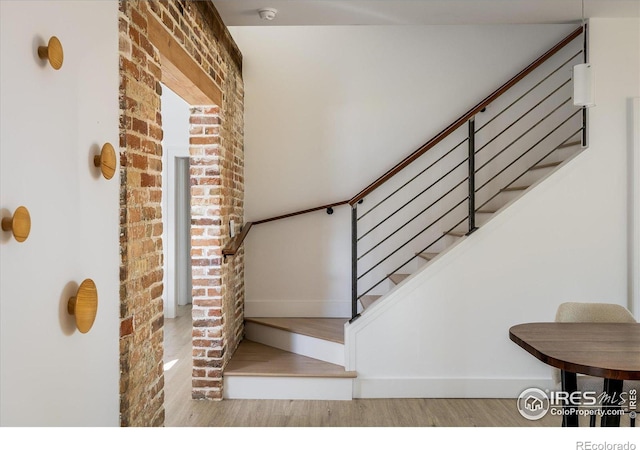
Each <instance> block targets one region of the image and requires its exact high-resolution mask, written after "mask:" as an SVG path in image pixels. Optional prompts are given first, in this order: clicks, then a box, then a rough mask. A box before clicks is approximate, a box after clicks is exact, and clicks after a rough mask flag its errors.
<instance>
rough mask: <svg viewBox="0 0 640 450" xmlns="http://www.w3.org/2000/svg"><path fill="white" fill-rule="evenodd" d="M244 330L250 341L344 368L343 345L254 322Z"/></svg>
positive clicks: (246, 325) (249, 323) (248, 323)
mask: <svg viewBox="0 0 640 450" xmlns="http://www.w3.org/2000/svg"><path fill="white" fill-rule="evenodd" d="M244 330H245V336H246V338H247V339H249V340H250V341H253V342H258V343H260V344H264V345H269V346H271V347H275V348H279V349H281V350H285V351H287V352H292V353H297V354H298V355H303V356H308V357H309V358H314V359H319V360H321V361H326V362H328V363H332V364H338V365H340V366H344V345H343V344H339V343H337V342H331V341H325V340H324V339H318V338H314V337H311V336H305V335H302V334H297V333H292V332H290V331H285V330H280V329H278V328H274V327H270V326H266V325H261V324H258V323H253V322H247V323H245V326H244Z"/></svg>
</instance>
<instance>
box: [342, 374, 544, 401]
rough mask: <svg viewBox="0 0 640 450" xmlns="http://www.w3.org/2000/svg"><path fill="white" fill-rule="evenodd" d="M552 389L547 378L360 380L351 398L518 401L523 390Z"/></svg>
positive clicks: (355, 385) (360, 378)
mask: <svg viewBox="0 0 640 450" xmlns="http://www.w3.org/2000/svg"><path fill="white" fill-rule="evenodd" d="M530 387H537V388H539V389H542V390H544V389H552V388H553V382H552V381H551V379H497V378H493V379H492V378H457V379H451V378H368V379H367V378H362V377H361V376H360V375H359V376H358V378H356V379H355V380H354V381H353V398H514V399H515V398H518V396H519V395H520V393H521V392H522V391H524V390H525V389H527V388H530Z"/></svg>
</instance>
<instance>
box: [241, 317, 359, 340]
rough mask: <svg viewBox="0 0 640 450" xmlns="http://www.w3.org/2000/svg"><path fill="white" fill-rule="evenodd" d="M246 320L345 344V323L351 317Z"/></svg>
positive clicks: (252, 318) (251, 318) (253, 318)
mask: <svg viewBox="0 0 640 450" xmlns="http://www.w3.org/2000/svg"><path fill="white" fill-rule="evenodd" d="M245 321H246V322H253V323H258V324H261V325H268V326H270V327H273V328H277V329H279V330H284V331H290V332H292V333H297V334H303V335H305V336H311V337H316V338H320V339H324V340H326V341H331V342H337V343H339V344H344V324H345V323H347V322H348V321H349V319H346V318H344V319H325V318H300V317H246V318H245Z"/></svg>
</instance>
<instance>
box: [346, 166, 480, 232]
mask: <svg viewBox="0 0 640 450" xmlns="http://www.w3.org/2000/svg"><path fill="white" fill-rule="evenodd" d="M467 159H468V158H465V159H463V160H462V161H461V162H459V163H458V164H457V165H455V166H454V167H453V168H452V169H450V170H449V171H448V172H447V173H445V174H444V175H442V176H441V177H440V178H438V179H437V180H436V181H434V182H433V183H431V184H430V185H429V186H427V187H426V188H425V189H423V190H422V191H421V192H420V193H418V194H416V195H415V196H413V198H411V200H409V201H408V202H406V203H405V204H404V205H402V206H401V207H399V208H397V209H396V210H395V211H394V212H392V213H391V214H389V215H388V216H387V217H385V218H384V219H382V220H381V221H380V222H378V223H377V224H376V225H375V226H374V227H373V228H371V229H369V230H368V231H367V232H366V233H364V234H363V235H362V236H360V237H359V238H358V242H360V240H361V239H363V238H364V237H365V236H367V235H368V234H369V233H371V232H372V231H373V230H375V229H376V228H378V227H379V226H380V225H382V224H383V223H384V222H386V221H387V220H388V219H390V218H391V217H393V216H394V215H396V214H397V213H398V212H399V211H401V210H402V209H404V208H405V207H406V206H407V205H408V204H410V203H412V202H413V201H415V200H416V199H417V198H418V197H420V196H421V195H422V194H424V193H425V192H427V191H428V190H429V189H431V188H432V187H433V186H435V185H436V184H438V183H439V182H441V181H442V180H444V179H445V178H446V177H447V176H449V175H450V174H451V173H452V172H454V171H455V170H456V169H458V168H459V167H460V166H462V165H463V164H464V163H465V162H466V161H467ZM445 195H446V194H445Z"/></svg>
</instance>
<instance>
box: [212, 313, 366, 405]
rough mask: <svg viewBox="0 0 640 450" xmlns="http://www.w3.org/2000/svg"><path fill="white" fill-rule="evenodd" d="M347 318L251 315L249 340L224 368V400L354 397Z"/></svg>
mask: <svg viewBox="0 0 640 450" xmlns="http://www.w3.org/2000/svg"><path fill="white" fill-rule="evenodd" d="M348 320H349V319H346V318H345V319H324V318H247V319H246V322H245V340H244V341H242V342H241V343H240V346H239V347H238V349H237V350H236V352H235V353H234V355H233V358H232V359H231V361H230V362H229V364H228V365H227V367H226V368H225V371H224V395H225V398H243V399H251V398H267V399H308V400H351V398H352V380H353V379H354V378H355V377H356V374H355V372H352V371H346V370H345V369H344V358H345V350H344V325H345V323H347V322H348Z"/></svg>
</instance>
